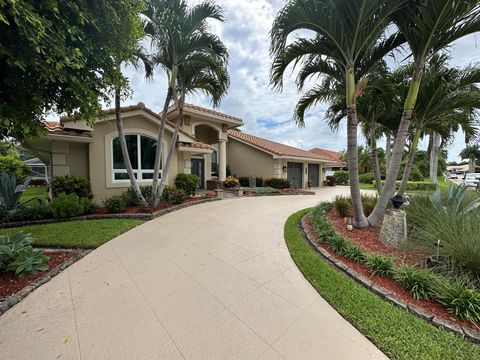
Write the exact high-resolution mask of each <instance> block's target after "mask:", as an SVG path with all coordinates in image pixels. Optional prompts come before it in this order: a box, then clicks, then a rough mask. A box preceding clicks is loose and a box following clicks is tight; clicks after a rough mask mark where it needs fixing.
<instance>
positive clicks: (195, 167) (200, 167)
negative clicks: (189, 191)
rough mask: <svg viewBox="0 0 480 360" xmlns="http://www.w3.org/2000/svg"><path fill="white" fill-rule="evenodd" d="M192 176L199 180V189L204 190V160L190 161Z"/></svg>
mask: <svg viewBox="0 0 480 360" xmlns="http://www.w3.org/2000/svg"><path fill="white" fill-rule="evenodd" d="M192 174H195V175H197V176H198V177H199V178H200V184H199V185H200V189H205V160H204V159H195V158H194V159H192Z"/></svg>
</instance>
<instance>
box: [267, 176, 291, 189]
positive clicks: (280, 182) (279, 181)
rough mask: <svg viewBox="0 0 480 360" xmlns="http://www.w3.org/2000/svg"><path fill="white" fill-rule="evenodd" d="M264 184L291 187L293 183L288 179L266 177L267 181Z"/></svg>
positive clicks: (277, 187)
mask: <svg viewBox="0 0 480 360" xmlns="http://www.w3.org/2000/svg"><path fill="white" fill-rule="evenodd" d="M263 186H268V187H272V188H275V189H289V188H290V187H291V186H292V184H291V182H290V180H288V179H278V178H272V179H265V181H264V182H263Z"/></svg>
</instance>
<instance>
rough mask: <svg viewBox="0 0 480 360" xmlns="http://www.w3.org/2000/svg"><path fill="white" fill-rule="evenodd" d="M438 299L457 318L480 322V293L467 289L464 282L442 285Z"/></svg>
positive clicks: (437, 295)
mask: <svg viewBox="0 0 480 360" xmlns="http://www.w3.org/2000/svg"><path fill="white" fill-rule="evenodd" d="M436 297H437V299H438V301H440V302H441V303H442V304H444V305H445V306H446V307H447V309H448V310H449V311H450V312H451V313H452V314H454V315H455V316H457V317H459V318H461V319H465V320H469V321H473V322H478V321H480V293H479V292H478V291H476V290H473V289H469V288H467V287H466V283H465V282H464V281H462V280H457V281H455V282H453V283H447V282H444V283H442V286H441V287H440V288H439V289H438V290H437V293H436Z"/></svg>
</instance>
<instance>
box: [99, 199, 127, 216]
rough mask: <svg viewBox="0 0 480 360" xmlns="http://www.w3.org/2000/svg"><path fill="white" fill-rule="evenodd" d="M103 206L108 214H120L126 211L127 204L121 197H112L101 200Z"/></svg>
mask: <svg viewBox="0 0 480 360" xmlns="http://www.w3.org/2000/svg"><path fill="white" fill-rule="evenodd" d="M103 205H104V206H105V207H106V208H107V210H108V212H109V213H110V214H118V213H122V212H124V211H125V210H126V209H127V204H126V203H125V199H124V197H123V196H122V195H112V196H110V197H106V198H105V199H103Z"/></svg>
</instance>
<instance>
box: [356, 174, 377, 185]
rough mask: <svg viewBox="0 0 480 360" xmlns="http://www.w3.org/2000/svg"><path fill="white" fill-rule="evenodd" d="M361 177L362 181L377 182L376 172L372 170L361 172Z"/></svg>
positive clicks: (366, 182) (367, 182)
mask: <svg viewBox="0 0 480 360" xmlns="http://www.w3.org/2000/svg"><path fill="white" fill-rule="evenodd" d="M359 179H360V182H361V183H364V184H373V183H374V182H375V174H374V173H371V172H368V173H365V174H360V176H359Z"/></svg>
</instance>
